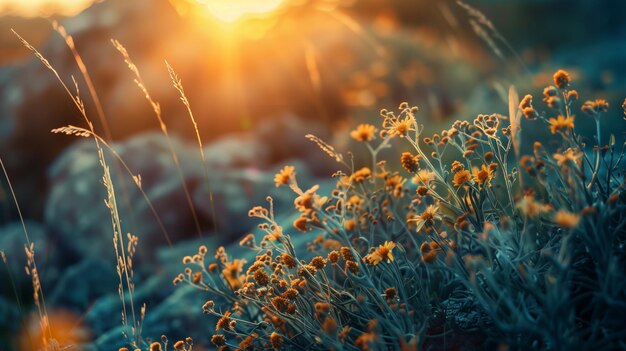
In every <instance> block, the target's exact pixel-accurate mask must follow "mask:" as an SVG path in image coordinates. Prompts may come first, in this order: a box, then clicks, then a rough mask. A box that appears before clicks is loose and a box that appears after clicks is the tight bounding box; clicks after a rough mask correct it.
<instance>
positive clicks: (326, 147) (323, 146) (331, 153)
mask: <svg viewBox="0 0 626 351" xmlns="http://www.w3.org/2000/svg"><path fill="white" fill-rule="evenodd" d="M305 137H306V138H307V139H309V140H311V141H312V142H314V143H315V144H317V146H319V148H320V149H322V151H324V152H325V153H326V154H327V155H328V156H330V157H332V158H333V159H334V160H335V161H337V162H339V163H344V164H345V162H344V160H343V155H341V154H340V153H338V152H337V151H335V148H334V147H332V146H331V145H329V144H328V143H326V142H325V141H324V140H322V139H320V138H318V137H316V136H315V135H313V134H307V135H306V136H305Z"/></svg>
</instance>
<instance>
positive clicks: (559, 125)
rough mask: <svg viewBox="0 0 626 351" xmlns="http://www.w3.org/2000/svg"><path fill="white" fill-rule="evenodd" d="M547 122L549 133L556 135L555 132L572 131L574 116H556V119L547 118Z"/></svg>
mask: <svg viewBox="0 0 626 351" xmlns="http://www.w3.org/2000/svg"><path fill="white" fill-rule="evenodd" d="M548 122H550V132H551V133H552V134H556V132H559V131H562V132H565V133H566V132H568V131H569V130H571V129H574V116H567V117H563V115H558V116H557V117H556V118H549V119H548Z"/></svg>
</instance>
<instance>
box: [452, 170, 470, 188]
mask: <svg viewBox="0 0 626 351" xmlns="http://www.w3.org/2000/svg"><path fill="white" fill-rule="evenodd" d="M470 179H471V174H470V172H469V171H468V170H466V169H464V170H461V171H458V172H457V173H455V174H454V179H453V180H452V183H453V184H454V186H461V185H463V184H465V183H467V182H469V181H470Z"/></svg>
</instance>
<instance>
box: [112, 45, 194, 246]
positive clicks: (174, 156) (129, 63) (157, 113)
mask: <svg viewBox="0 0 626 351" xmlns="http://www.w3.org/2000/svg"><path fill="white" fill-rule="evenodd" d="M111 42H112V43H113V46H114V47H115V48H116V49H117V51H119V52H120V54H122V57H123V58H124V62H125V63H126V65H127V66H128V69H129V70H130V71H131V72H132V73H133V74H134V75H135V84H137V86H138V87H139V89H140V90H141V91H142V92H143V94H144V96H145V98H146V100H147V101H148V103H150V106H152V110H153V111H154V114H155V116H156V118H157V120H158V122H159V126H160V127H161V131H162V132H163V135H165V139H166V140H167V146H168V148H169V151H170V154H171V155H172V159H173V161H174V165H175V166H176V170H177V172H178V177H179V178H180V181H181V184H182V187H183V191H184V193H185V199H186V201H187V205H188V206H189V211H190V212H191V216H192V217H193V222H194V225H195V226H196V231H197V233H198V236H200V237H202V229H201V228H200V222H199V220H198V215H197V213H196V209H195V207H194V205H193V201H192V200H191V193H190V192H189V188H188V187H187V183H186V182H185V176H184V174H183V170H182V168H181V167H180V161H179V159H178V155H177V154H176V151H175V150H174V146H173V145H172V139H171V138H170V136H169V133H168V131H167V125H166V124H165V122H164V121H163V118H162V114H161V106H160V105H159V104H158V103H157V102H155V101H154V100H153V99H152V97H151V96H150V93H149V92H148V89H147V88H146V85H145V84H144V82H143V79H142V78H141V74H139V70H138V69H137V66H136V65H135V64H134V63H133V61H132V60H131V58H130V55H129V54H128V51H127V50H126V48H125V47H124V46H123V45H122V44H120V42H119V41H117V40H115V39H112V40H111Z"/></svg>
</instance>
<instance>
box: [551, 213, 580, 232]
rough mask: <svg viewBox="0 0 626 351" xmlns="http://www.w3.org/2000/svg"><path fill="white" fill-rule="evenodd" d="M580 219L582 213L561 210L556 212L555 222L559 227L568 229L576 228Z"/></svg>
mask: <svg viewBox="0 0 626 351" xmlns="http://www.w3.org/2000/svg"><path fill="white" fill-rule="evenodd" d="M579 221H580V215H577V214H575V213H571V212H568V211H566V210H559V211H557V212H556V213H555V214H554V223H555V224H556V225H558V226H559V227H563V228H566V229H574V228H576V227H577V226H578V222H579Z"/></svg>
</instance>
